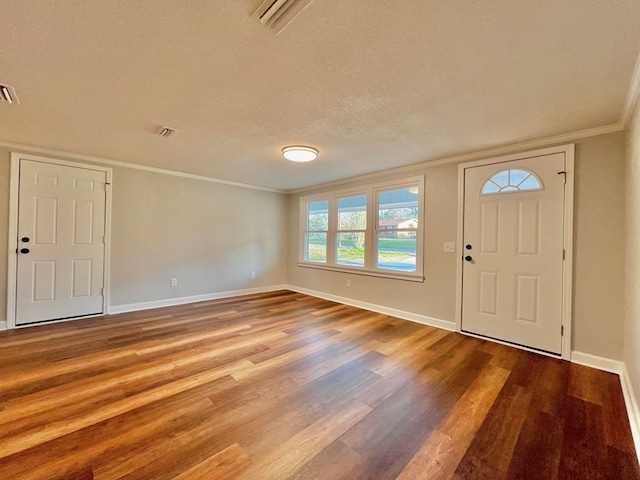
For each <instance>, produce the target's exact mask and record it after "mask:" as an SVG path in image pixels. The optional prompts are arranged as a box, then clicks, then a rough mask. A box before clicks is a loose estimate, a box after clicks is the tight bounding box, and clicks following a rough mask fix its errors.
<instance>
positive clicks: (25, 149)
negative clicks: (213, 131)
mask: <svg viewBox="0 0 640 480" xmlns="http://www.w3.org/2000/svg"><path fill="white" fill-rule="evenodd" d="M0 147H4V148H7V149H9V150H12V151H15V152H18V153H37V154H41V155H47V156H49V157H57V158H60V157H63V158H67V159H72V160H80V161H82V162H89V163H97V164H100V165H110V166H114V167H122V168H130V169H133V170H142V171H144V172H152V173H159V174H161V175H171V176H173V177H180V178H188V179H191V180H200V181H203V182H209V183H219V184H222V185H229V186H232V187H239V188H248V189H250V190H262V191H265V192H272V193H282V194H286V193H287V192H286V191H284V190H277V189H275V188H267V187H260V186H257V185H249V184H247V183H240V182H232V181H229V180H222V179H220V178H215V177H207V176H204V175H196V174H193V173H186V172H179V171H177V170H166V169H164V168H156V167H149V166H146V165H138V164H136V163H129V162H123V161H120V160H111V159H109V158H103V157H94V156H91V155H83V154H80V153H71V152H65V151H62V150H53V149H50V148H43V147H33V146H30V145H22V144H20V143H11V142H4V141H0Z"/></svg>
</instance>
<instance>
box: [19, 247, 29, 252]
mask: <svg viewBox="0 0 640 480" xmlns="http://www.w3.org/2000/svg"><path fill="white" fill-rule="evenodd" d="M20 253H29V249H28V248H21V249H20Z"/></svg>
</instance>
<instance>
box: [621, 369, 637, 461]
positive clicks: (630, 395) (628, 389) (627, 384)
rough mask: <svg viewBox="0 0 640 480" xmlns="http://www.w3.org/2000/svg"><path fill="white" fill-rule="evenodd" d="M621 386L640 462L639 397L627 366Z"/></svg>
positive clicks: (623, 371) (622, 375) (623, 372)
mask: <svg viewBox="0 0 640 480" xmlns="http://www.w3.org/2000/svg"><path fill="white" fill-rule="evenodd" d="M620 384H621V385H622V394H623V395H624V403H625V405H626V406H627V416H628V417H629V424H630V425H631V434H632V435H633V443H634V444H635V446H636V455H638V461H639V462H640V407H638V400H637V398H638V397H637V396H636V395H635V392H634V391H633V384H632V383H631V377H629V371H628V370H627V365H626V364H624V365H623V367H622V373H621V374H620Z"/></svg>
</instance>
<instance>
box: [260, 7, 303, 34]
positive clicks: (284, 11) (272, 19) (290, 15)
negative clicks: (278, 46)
mask: <svg viewBox="0 0 640 480" xmlns="http://www.w3.org/2000/svg"><path fill="white" fill-rule="evenodd" d="M311 2H313V0H264V1H263V2H262V3H260V6H259V7H258V8H257V10H256V11H255V13H254V14H253V15H254V16H255V17H256V18H258V19H259V20H260V23H262V24H263V25H264V26H266V27H268V28H269V29H270V30H273V32H275V33H276V34H278V33H280V31H282V29H283V28H284V27H286V26H287V25H289V23H291V21H292V20H293V19H294V18H296V17H297V16H298V14H299V13H300V12H301V11H302V10H304V9H305V8H306V7H307V6H308V5H309V4H310V3H311Z"/></svg>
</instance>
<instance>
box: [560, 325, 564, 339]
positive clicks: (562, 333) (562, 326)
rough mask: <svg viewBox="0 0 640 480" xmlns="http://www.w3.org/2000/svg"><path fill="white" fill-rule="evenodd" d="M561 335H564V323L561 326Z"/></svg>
mask: <svg viewBox="0 0 640 480" xmlns="http://www.w3.org/2000/svg"><path fill="white" fill-rule="evenodd" d="M560 336H561V337H564V325H561V326H560Z"/></svg>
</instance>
